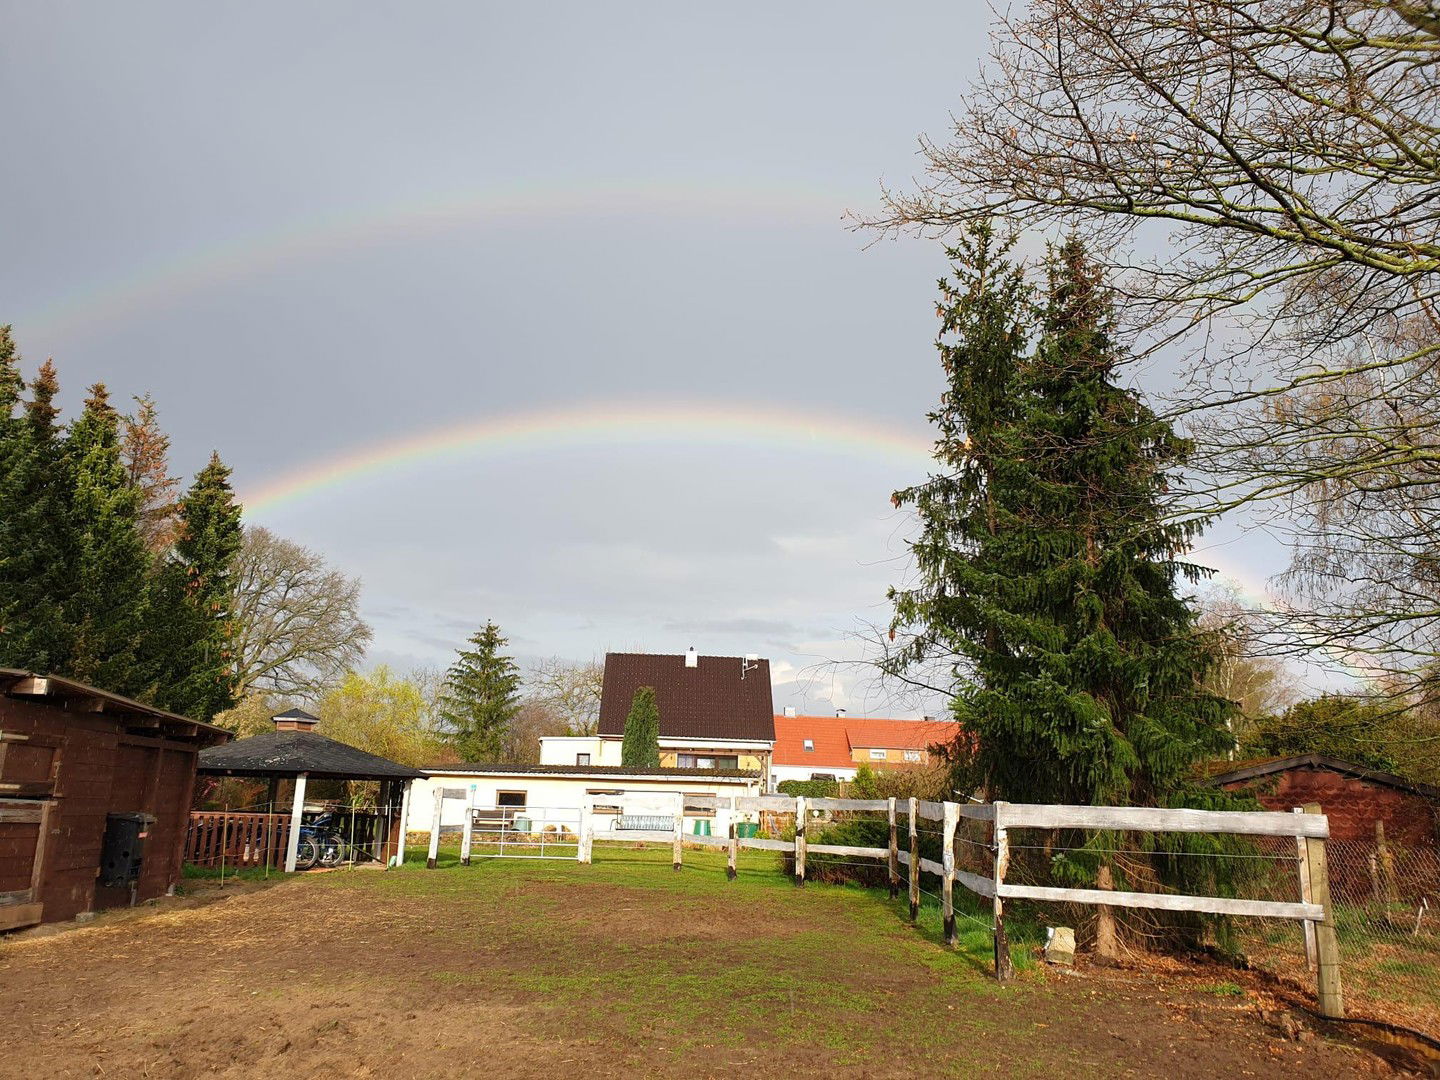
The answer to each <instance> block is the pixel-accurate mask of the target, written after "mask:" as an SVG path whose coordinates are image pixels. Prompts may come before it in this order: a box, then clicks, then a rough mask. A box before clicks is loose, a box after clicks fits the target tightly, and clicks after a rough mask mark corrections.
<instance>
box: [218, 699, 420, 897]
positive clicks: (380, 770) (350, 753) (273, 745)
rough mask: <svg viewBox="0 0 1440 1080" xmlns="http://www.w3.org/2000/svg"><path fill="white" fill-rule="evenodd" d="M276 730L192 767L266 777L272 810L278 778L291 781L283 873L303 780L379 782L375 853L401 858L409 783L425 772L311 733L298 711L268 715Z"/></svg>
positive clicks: (292, 849) (296, 828) (292, 855)
mask: <svg viewBox="0 0 1440 1080" xmlns="http://www.w3.org/2000/svg"><path fill="white" fill-rule="evenodd" d="M272 719H273V720H274V723H275V730H274V731H268V732H266V733H265V734H263V735H252V736H251V737H250V738H248V739H237V740H236V741H234V742H231V743H227V744H225V745H224V746H212V747H209V748H207V749H205V750H202V751H201V752H200V755H199V764H198V765H197V768H196V771H197V772H198V773H200V774H201V775H206V776H249V777H255V778H257V779H259V778H263V779H268V780H269V781H270V796H269V804H270V806H271V807H272V808H273V807H274V806H275V802H276V798H277V796H278V795H279V789H280V782H281V781H282V780H289V781H291V782H292V783H293V785H294V787H293V792H294V793H293V795H292V797H291V806H290V821H289V826H290V828H289V836H288V838H287V840H286V846H285V872H286V873H294V871H295V863H296V852H297V850H298V848H299V844H300V825H301V818H302V815H303V813H304V809H305V784H306V781H308V780H312V779H313V780H378V781H379V782H380V797H379V799H378V801H377V805H378V808H379V818H378V821H377V824H376V835H375V837H374V843H375V856H376V858H377V859H382V860H383V861H385V862H386V863H387V864H388V862H389V860H390V859H391V858H394V859H395V860H396V861H399V860H402V859H403V858H404V857H405V818H406V814H407V813H408V812H409V809H410V785H411V783H412V782H413V781H415V780H419V779H421V778H422V777H423V776H424V775H425V774H424V773H422V772H421V771H420V770H419V769H412V768H410V766H408V765H401V764H399V763H398V762H395V761H391V760H389V759H388V758H383V757H380V756H379V755H377V754H371V753H367V752H366V751H364V750H361V749H358V748H357V747H354V746H349V745H347V744H345V743H342V742H336V741H335V740H334V739H330V738H326V737H325V736H324V735H321V734H319V733H318V732H317V731H315V725H316V724H318V723H319V722H320V718H319V717H318V716H312V715H310V714H309V713H307V712H305V711H304V710H303V709H291V710H289V711H288V712H283V713H281V714H280V715H279V716H276V717H273V718H272Z"/></svg>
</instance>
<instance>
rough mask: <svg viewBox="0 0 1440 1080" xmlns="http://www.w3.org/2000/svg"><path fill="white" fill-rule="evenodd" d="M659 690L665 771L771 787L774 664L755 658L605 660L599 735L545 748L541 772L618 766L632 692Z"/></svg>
mask: <svg viewBox="0 0 1440 1080" xmlns="http://www.w3.org/2000/svg"><path fill="white" fill-rule="evenodd" d="M642 686H649V687H652V688H653V689H654V690H655V703H656V706H657V707H658V708H659V711H660V767H661V768H662V769H702V770H719V771H725V772H731V771H736V770H738V771H740V772H746V773H755V774H758V776H759V777H760V779H761V781H762V783H768V775H769V771H770V758H771V752H772V748H773V747H774V743H775V722H774V715H775V714H774V708H775V706H774V704H773V703H772V701H771V697H770V661H768V660H765V659H762V658H761V657H758V656H701V655H699V654H698V653H697V652H696V651H695V650H694V649H691V650H689V652H687V653H682V654H678V655H673V654H664V653H607V654H606V656H605V682H604V687H603V689H602V691H601V695H600V723H599V730H598V731H597V733H596V734H595V735H586V736H561V737H549V738H544V739H542V740H541V746H540V763H541V764H542V765H570V766H606V767H611V766H618V765H620V764H621V760H620V757H621V755H620V746H621V742H622V740H623V739H624V736H625V718H626V717H627V716H629V714H630V706H631V703H632V702H633V701H634V699H635V692H636V691H637V690H639V689H640V688H641V687H642Z"/></svg>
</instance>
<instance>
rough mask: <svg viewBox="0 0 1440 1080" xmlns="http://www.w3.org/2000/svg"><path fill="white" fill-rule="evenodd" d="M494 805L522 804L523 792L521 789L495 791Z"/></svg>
mask: <svg viewBox="0 0 1440 1080" xmlns="http://www.w3.org/2000/svg"><path fill="white" fill-rule="evenodd" d="M495 805H496V806H524V805H525V792H523V791H497V792H496V793H495Z"/></svg>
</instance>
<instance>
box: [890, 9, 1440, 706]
mask: <svg viewBox="0 0 1440 1080" xmlns="http://www.w3.org/2000/svg"><path fill="white" fill-rule="evenodd" d="M995 42H996V44H995V47H994V51H993V55H992V58H991V63H990V64H989V65H988V67H987V68H986V70H985V71H984V73H983V74H982V75H980V76H979V77H978V79H977V80H976V81H975V82H974V83H973V84H972V86H971V87H970V89H969V91H968V93H967V94H966V95H965V98H964V103H963V107H962V108H961V110H960V111H959V113H958V114H957V116H956V117H955V124H954V129H953V132H952V133H951V134H950V136H949V138H948V139H947V140H946V141H945V142H944V143H939V142H932V141H928V140H927V141H924V142H923V143H922V154H923V157H924V160H925V163H926V167H927V175H926V177H925V178H924V179H923V180H922V181H921V182H920V183H919V185H918V187H917V188H915V189H914V190H912V191H908V192H896V191H891V192H887V193H886V206H885V210H884V212H883V213H881V214H880V215H878V216H877V217H876V218H875V219H873V220H872V221H870V222H869V224H871V225H873V226H878V227H881V228H905V227H911V228H915V229H918V230H920V231H922V232H924V231H930V232H939V233H946V232H951V231H954V230H958V229H959V228H961V227H963V226H965V225H967V224H970V223H972V222H975V221H977V220H981V219H996V218H998V219H1002V220H1004V221H1006V222H1008V223H1010V224H1011V225H1013V226H1014V227H1015V228H1017V229H1030V228H1036V229H1041V230H1044V229H1052V230H1057V231H1063V230H1079V231H1081V232H1083V233H1084V234H1085V235H1086V237H1087V238H1093V240H1092V248H1093V250H1095V251H1097V252H1101V251H1103V252H1106V253H1107V257H1108V267H1107V269H1108V271H1109V273H1110V278H1111V281H1112V282H1113V283H1114V284H1115V285H1116V287H1117V288H1118V290H1119V293H1120V295H1121V297H1122V298H1123V299H1124V301H1125V312H1126V318H1127V322H1128V324H1129V326H1130V328H1131V333H1132V336H1133V348H1134V351H1135V352H1136V353H1137V355H1147V354H1153V353H1154V351H1155V350H1158V349H1162V348H1166V347H1171V348H1175V349H1180V348H1183V349H1186V350H1188V355H1189V358H1190V363H1189V366H1188V372H1189V375H1190V379H1189V380H1188V386H1187V388H1186V391H1185V392H1183V393H1182V394H1180V395H1179V400H1178V402H1177V407H1178V410H1179V411H1181V412H1183V413H1185V414H1186V415H1187V417H1188V423H1189V424H1190V426H1191V429H1192V431H1193V432H1194V433H1195V434H1197V435H1198V436H1200V437H1201V455H1200V456H1199V457H1198V458H1197V459H1196V462H1195V463H1196V464H1198V465H1200V466H1202V467H1204V470H1205V473H1206V483H1205V485H1204V487H1203V490H1202V491H1198V492H1192V494H1196V495H1199V496H1200V498H1199V499H1198V500H1197V501H1198V506H1197V508H1198V509H1199V510H1201V511H1203V512H1211V513H1213V512H1216V511H1221V510H1225V509H1227V508H1233V507H1236V506H1238V505H1243V504H1250V505H1251V506H1252V507H1255V508H1257V512H1259V513H1261V514H1262V515H1265V514H1268V515H1270V516H1271V518H1272V524H1275V525H1276V526H1277V527H1280V528H1286V527H1289V528H1291V529H1292V535H1293V537H1294V539H1295V541H1296V544H1295V549H1294V550H1295V559H1294V565H1293V567H1292V574H1291V575H1290V577H1289V579H1288V580H1289V583H1290V584H1291V585H1292V586H1294V587H1295V599H1296V604H1295V607H1294V609H1293V610H1292V611H1290V612H1287V613H1286V621H1287V623H1288V624H1289V627H1290V629H1292V630H1293V629H1296V628H1298V629H1299V630H1300V631H1301V637H1302V638H1303V639H1304V641H1305V643H1306V644H1308V645H1311V646H1314V645H1317V644H1318V645H1327V646H1330V647H1333V648H1339V649H1344V650H1346V651H1349V652H1352V653H1358V654H1360V655H1359V660H1360V662H1361V663H1362V664H1364V665H1366V666H1372V667H1374V668H1376V669H1377V670H1389V671H1391V672H1393V673H1396V674H1399V673H1401V672H1404V673H1407V674H1408V677H1409V678H1410V679H1411V681H1412V682H1418V683H1420V684H1425V683H1427V682H1433V681H1434V680H1435V678H1436V675H1435V672H1436V670H1437V664H1436V658H1437V648H1436V643H1437V642H1440V602H1437V600H1440V590H1437V589H1436V588H1435V584H1434V583H1435V580H1436V578H1435V566H1436V553H1437V551H1440V542H1437V541H1440V536H1437V527H1436V526H1435V522H1436V521H1437V519H1440V514H1437V510H1440V503H1437V498H1436V495H1437V489H1436V487H1435V483H1436V473H1437V470H1440V407H1437V406H1440V398H1437V391H1440V387H1437V377H1436V365H1437V364H1440V311H1437V306H1436V305H1437V300H1440V9H1437V8H1436V6H1435V3H1434V0H1390V2H1382V0H1328V2H1327V0H1321V2H1314V0H1031V3H1030V4H1029V5H1028V6H1027V7H1026V9H1025V12H1024V14H1023V15H1021V16H1019V17H1017V18H1013V19H1012V18H1002V19H1001V20H1000V21H999V24H998V29H997V34H996V36H995ZM1431 688H1432V689H1436V690H1437V691H1440V687H1435V686H1432V687H1431Z"/></svg>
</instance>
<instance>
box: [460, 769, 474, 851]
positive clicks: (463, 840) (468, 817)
mask: <svg viewBox="0 0 1440 1080" xmlns="http://www.w3.org/2000/svg"><path fill="white" fill-rule="evenodd" d="M469 792H470V793H469V794H468V795H467V796H466V798H465V824H464V825H462V826H461V828H460V865H461V866H469V865H470V840H471V836H472V834H473V833H474V831H475V814H474V806H475V785H474V784H471V785H470V789H469Z"/></svg>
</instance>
